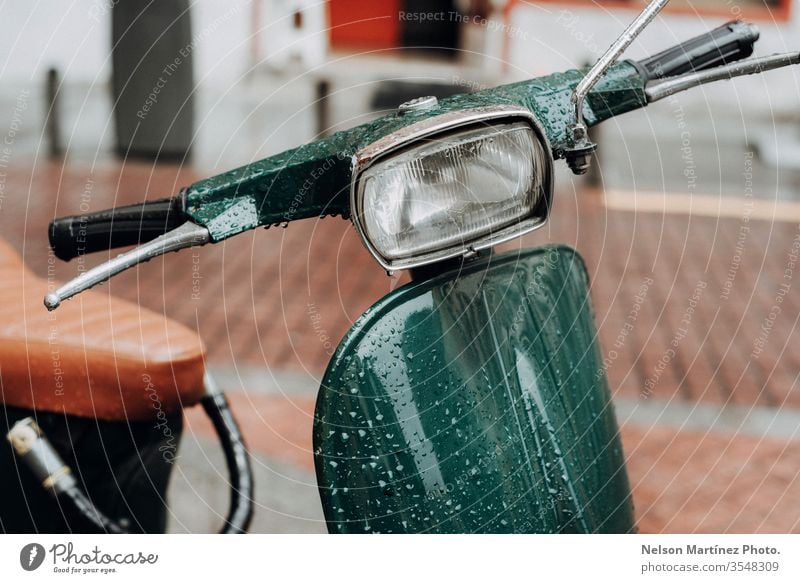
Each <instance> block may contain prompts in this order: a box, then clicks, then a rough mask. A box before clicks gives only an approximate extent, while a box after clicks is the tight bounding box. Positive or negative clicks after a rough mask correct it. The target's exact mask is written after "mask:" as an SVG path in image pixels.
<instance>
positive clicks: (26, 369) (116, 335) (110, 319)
mask: <svg viewBox="0 0 800 583" xmlns="http://www.w3.org/2000/svg"><path fill="white" fill-rule="evenodd" d="M53 283H55V282H53ZM52 287H53V286H51V287H50V290H49V291H52ZM47 291H48V282H47V281H45V280H43V279H41V278H39V277H37V276H35V275H34V274H33V273H31V272H30V271H29V270H28V269H26V267H25V265H24V264H23V262H22V259H21V258H20V256H19V255H18V254H17V252H16V251H15V250H14V249H13V248H12V247H11V246H10V245H9V244H8V243H6V242H5V241H2V240H0V398H1V399H2V402H3V403H5V404H6V405H13V406H17V407H26V408H30V409H36V410H39V411H51V412H65V413H68V414H71V415H78V416H82V417H95V418H98V419H105V420H123V419H128V420H131V421H134V420H135V421H140V420H146V419H150V418H152V419H158V418H159V417H163V415H166V414H169V413H173V412H175V411H178V410H179V409H180V408H181V407H182V406H183V407H185V406H188V405H193V404H195V403H196V402H197V401H198V399H199V398H200V397H201V396H202V393H203V373H204V364H203V360H204V359H203V357H204V349H203V344H202V342H201V340H200V338H199V337H198V336H197V334H196V333H195V332H193V331H192V330H190V329H189V328H186V327H185V326H183V325H181V324H178V323H176V322H172V321H170V320H168V319H166V318H164V317H163V316H159V315H158V314H156V313H154V312H151V311H149V310H146V309H143V308H140V307H139V306H137V305H135V304H131V303H128V302H125V301H122V300H119V299H114V298H112V297H110V296H109V295H108V293H103V291H102V290H101V291H89V292H85V293H83V294H81V295H79V296H78V297H76V298H75V299H73V300H70V301H67V302H64V304H63V305H62V306H61V307H60V308H59V309H58V310H56V311H55V312H47V310H46V309H45V307H44V305H43V304H42V298H43V297H44V295H45V293H47ZM161 411H163V414H160V412H161Z"/></svg>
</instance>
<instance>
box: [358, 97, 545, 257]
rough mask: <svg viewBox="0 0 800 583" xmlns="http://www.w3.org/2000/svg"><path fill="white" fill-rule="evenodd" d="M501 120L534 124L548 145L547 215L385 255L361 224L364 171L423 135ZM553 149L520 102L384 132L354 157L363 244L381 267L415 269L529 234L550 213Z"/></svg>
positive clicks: (424, 121) (427, 119) (479, 108)
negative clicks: (424, 249)
mask: <svg viewBox="0 0 800 583" xmlns="http://www.w3.org/2000/svg"><path fill="white" fill-rule="evenodd" d="M502 120H508V122H509V123H513V122H514V121H525V122H528V123H529V124H530V125H531V127H532V128H533V130H534V133H535V134H536V136H537V137H538V138H539V140H540V143H541V144H542V147H543V148H544V149H545V153H546V156H545V160H547V168H546V169H545V172H546V173H547V176H546V177H545V180H544V184H545V192H544V198H545V200H544V204H545V208H546V211H545V215H544V216H543V217H541V216H533V215H531V216H529V217H526V218H524V219H523V220H521V221H520V222H519V223H517V224H514V225H509V226H507V227H505V228H503V229H500V230H499V231H497V232H494V233H490V234H489V235H484V236H483V237H480V238H478V239H475V240H473V241H471V242H466V243H465V244H463V245H459V246H457V247H449V248H447V249H442V250H440V251H431V252H428V253H424V254H422V255H419V256H417V257H412V258H408V259H397V260H394V261H392V260H388V259H386V258H385V257H383V256H382V255H381V254H380V253H379V252H378V251H377V249H375V247H374V246H373V245H372V243H371V242H370V241H369V239H368V238H367V235H366V232H365V230H364V227H363V225H362V224H361V214H362V213H361V209H360V206H359V205H358V201H357V200H356V199H357V192H358V181H359V179H360V177H361V175H362V174H363V173H364V171H365V170H366V169H367V168H369V167H370V166H372V165H373V164H375V163H376V162H377V161H379V160H381V159H382V158H384V157H386V156H387V155H389V154H391V153H393V152H395V151H397V150H399V149H401V148H404V147H406V146H409V145H412V144H413V143H414V142H416V141H418V140H421V139H423V138H426V137H430V136H435V135H438V134H441V133H445V132H449V131H452V130H457V129H463V128H467V127H469V126H472V125H477V124H481V123H487V124H488V123H494V122H498V121H502ZM552 151H553V150H552V147H551V146H550V141H549V140H548V139H547V134H546V132H545V131H544V128H543V127H542V125H541V124H540V123H539V120H538V119H536V117H535V116H534V115H533V114H532V113H531V112H530V111H529V110H527V109H525V108H521V107H518V106H511V105H492V106H484V107H477V108H473V109H467V110H461V111H452V112H447V113H443V114H441V115H437V116H434V117H429V118H426V119H424V120H422V121H419V122H417V123H414V124H411V125H409V126H406V127H404V128H402V129H399V130H397V131H396V132H394V133H391V134H389V135H388V136H384V137H383V138H381V139H379V140H377V141H375V142H373V143H371V144H370V145H368V146H366V147H365V148H363V149H362V150H360V151H359V152H357V153H356V155H355V156H354V157H353V177H352V181H351V184H350V209H351V218H352V221H353V225H354V226H355V228H356V231H357V232H358V235H359V236H360V237H361V240H362V241H363V242H364V246H365V247H366V248H367V250H368V251H369V252H370V254H371V255H372V256H373V257H374V258H375V260H376V261H377V262H378V263H379V264H380V265H381V267H383V268H384V269H385V270H387V271H389V272H391V271H395V270H400V269H413V268H416V267H422V266H424V265H430V264H432V263H437V262H439V261H443V260H445V259H452V258H455V257H461V256H465V255H467V256H468V255H470V254H474V253H476V252H478V251H483V250H485V249H489V248H490V247H494V246H495V245H499V244H501V243H505V242H507V241H511V240H513V239H516V238H517V237H522V236H523V235H527V234H528V233H530V232H532V231H535V230H536V229H538V228H539V227H541V226H543V225H544V224H545V223H546V222H547V219H548V217H549V213H550V208H551V205H552V202H553V188H554V168H553V166H554V164H553V158H552Z"/></svg>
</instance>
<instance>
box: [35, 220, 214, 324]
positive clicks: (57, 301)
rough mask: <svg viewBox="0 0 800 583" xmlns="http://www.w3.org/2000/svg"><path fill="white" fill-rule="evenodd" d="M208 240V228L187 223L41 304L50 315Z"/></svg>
mask: <svg viewBox="0 0 800 583" xmlns="http://www.w3.org/2000/svg"><path fill="white" fill-rule="evenodd" d="M210 241H211V234H210V233H209V231H208V229H207V228H205V227H203V226H200V225H198V224H196V223H193V222H191V221H187V222H185V223H183V224H182V225H180V226H179V227H177V228H175V229H173V230H172V231H168V232H167V233H164V234H163V235H161V236H160V237H156V238H155V239H153V240H152V241H150V242H148V243H145V244H144V245H140V246H139V247H136V248H135V249H132V250H131V251H128V252H126V253H122V254H120V255H118V256H117V257H115V258H114V259H111V260H109V261H106V262H105V263H102V264H100V265H98V266H97V267H93V268H92V269H90V270H88V271H85V272H84V273H82V274H80V275H79V276H78V277H76V278H75V279H73V280H71V281H68V282H67V283H65V284H64V285H62V286H61V287H60V288H58V289H57V290H56V291H54V292H52V293H49V294H47V295H46V296H45V298H44V305H45V307H46V308H47V309H48V310H49V311H51V312H52V311H53V310H55V309H56V308H57V307H58V306H60V305H61V302H62V301H64V300H67V299H69V298H71V297H73V296H75V295H77V294H79V293H81V292H83V291H86V290H87V289H89V288H92V287H94V286H96V285H98V284H101V283H103V282H104V281H107V280H108V279H110V278H112V277H113V276H115V275H117V274H118V273H122V272H123V271H125V270H126V269H130V268H131V267H134V266H135V265H139V264H140V263H145V262H146V261H150V260H151V259H154V258H156V257H159V256H160V255H165V254H167V253H171V252H173V251H180V250H181V249H186V248H188V247H197V246H200V245H205V244H206V243H209V242H210Z"/></svg>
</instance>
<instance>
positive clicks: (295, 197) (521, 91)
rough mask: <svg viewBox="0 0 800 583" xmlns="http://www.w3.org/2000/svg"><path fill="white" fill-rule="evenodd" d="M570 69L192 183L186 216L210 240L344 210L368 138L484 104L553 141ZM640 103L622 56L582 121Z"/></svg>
mask: <svg viewBox="0 0 800 583" xmlns="http://www.w3.org/2000/svg"><path fill="white" fill-rule="evenodd" d="M582 77H583V72H581V71H577V70H570V71H565V72H562V73H555V74H553V75H548V76H545V77H539V78H536V79H532V80H530V81H524V82H522V83H515V84H511V85H503V86H501V87H495V88H492V89H487V90H484V91H480V92H477V93H472V94H463V95H455V96H453V97H450V98H448V99H444V100H442V101H441V102H440V104H439V107H436V108H434V109H430V110H423V111H417V112H411V113H407V114H405V115H396V114H392V115H388V116H386V117H383V118H380V119H378V120H376V121H374V122H372V123H369V124H365V125H361V126H358V127H356V128H353V129H350V130H346V131H343V132H339V133H336V134H334V135H332V136H330V137H329V138H326V139H323V140H319V141H316V142H312V143H309V144H306V145H304V146H301V147H299V148H295V149H293V150H288V151H286V152H283V153H281V154H278V155H276V156H272V157H270V158H266V159H264V160H261V161H258V162H254V163H253V164H249V165H247V166H243V167H241V168H237V169H235V170H231V171H230V172H225V173H223V174H219V175H217V176H213V177H211V178H207V179H205V180H201V181H199V182H196V183H194V184H193V185H192V186H190V187H189V189H188V192H187V205H188V207H187V214H188V216H189V217H190V218H191V219H192V220H193V221H194V222H196V223H198V224H200V225H203V226H205V227H207V228H208V229H209V232H210V233H211V238H212V240H213V241H221V240H222V239H225V238H227V237H231V236H233V235H236V234H239V233H242V232H244V231H247V230H249V229H253V228H256V227H258V226H272V225H279V224H285V223H289V222H291V221H294V220H299V219H305V218H311V217H319V216H328V215H341V216H348V215H349V213H350V202H349V194H350V180H351V170H352V157H353V156H354V155H355V154H356V152H357V151H359V150H360V149H362V148H364V147H365V146H367V145H368V144H370V143H372V142H374V141H375V140H378V139H380V138H383V137H385V136H387V135H389V134H390V133H392V132H394V131H396V130H399V129H401V128H403V127H405V126H408V125H410V124H412V123H415V122H418V121H420V120H422V119H425V118H429V117H433V116H436V115H441V114H443V113H447V112H452V111H463V110H467V109H471V108H476V107H481V106H486V105H518V106H522V107H525V108H526V109H528V110H529V111H531V112H532V113H533V114H534V115H535V116H536V117H537V118H538V119H539V121H540V122H541V123H542V126H543V127H544V129H545V132H546V133H547V136H548V138H549V140H550V142H551V143H552V145H555V144H557V143H558V142H561V141H563V140H564V138H565V137H566V128H567V124H568V123H569V122H570V121H571V115H572V114H571V112H570V107H569V104H570V94H571V93H572V89H573V88H574V87H575V85H577V83H578V82H579V81H580V80H581V78H582ZM645 105H646V99H645V95H644V84H643V81H642V78H641V77H640V76H639V74H638V72H637V70H636V68H635V67H634V66H633V65H631V64H630V63H627V62H621V63H618V64H617V65H615V66H614V67H612V68H611V69H610V70H609V72H608V73H607V74H606V76H605V77H604V78H603V79H602V80H601V81H600V82H599V83H598V84H597V86H596V87H595V88H594V90H593V91H592V92H590V93H589V95H588V97H587V101H586V105H585V115H586V123H587V124H589V125H594V124H597V123H600V122H601V121H603V120H605V119H608V118H610V117H613V116H616V115H620V114H622V113H625V112H627V111H631V110H633V109H638V108H640V107H644V106H645Z"/></svg>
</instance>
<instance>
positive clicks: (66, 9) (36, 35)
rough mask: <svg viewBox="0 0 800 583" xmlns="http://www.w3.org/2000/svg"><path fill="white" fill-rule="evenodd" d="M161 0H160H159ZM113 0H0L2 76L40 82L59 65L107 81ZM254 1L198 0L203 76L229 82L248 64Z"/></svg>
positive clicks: (76, 77)
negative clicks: (52, 67)
mask: <svg viewBox="0 0 800 583" xmlns="http://www.w3.org/2000/svg"><path fill="white" fill-rule="evenodd" d="M155 1H158V0H155ZM113 3H114V0H38V1H36V0H27V1H24V2H23V1H12V2H5V3H3V4H2V6H0V78H2V79H3V81H4V82H5V83H8V84H27V83H29V82H32V83H35V84H38V83H41V82H43V80H44V77H45V71H46V70H47V68H48V67H50V66H56V67H57V68H58V69H59V70H60V72H61V74H62V75H63V77H64V80H65V81H67V82H79V83H105V82H107V80H108V79H109V74H110V47H111V7H112V5H113ZM249 5H250V2H249V1H248V0H226V1H225V2H220V1H219V0H216V1H214V0H195V1H194V2H193V3H192V25H193V35H194V40H195V41H196V49H195V58H196V72H197V74H198V79H199V80H203V79H205V80H206V81H209V82H214V83H220V84H224V83H228V82H231V81H234V80H236V79H237V78H239V77H240V76H241V75H242V74H243V72H244V71H245V68H246V67H247V64H248V57H247V56H248V46H247V37H248V35H249V24H248V23H249V16H250V7H249Z"/></svg>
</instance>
